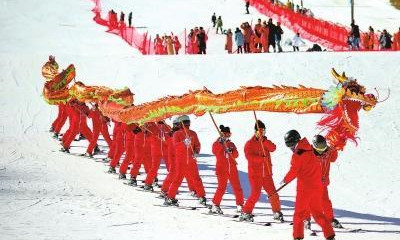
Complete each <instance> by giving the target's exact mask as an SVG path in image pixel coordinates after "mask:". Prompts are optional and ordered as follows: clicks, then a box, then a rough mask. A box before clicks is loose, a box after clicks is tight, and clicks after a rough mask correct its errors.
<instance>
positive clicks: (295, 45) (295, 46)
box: [292, 33, 306, 52]
mask: <svg viewBox="0 0 400 240" xmlns="http://www.w3.org/2000/svg"><path fill="white" fill-rule="evenodd" d="M292 44H293V52H296V51H299V50H300V49H299V47H300V45H302V44H306V43H305V42H304V41H303V39H301V38H300V33H297V34H296V35H295V36H294V37H293V40H292Z"/></svg>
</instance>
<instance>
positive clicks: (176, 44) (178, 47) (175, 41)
mask: <svg viewBox="0 0 400 240" xmlns="http://www.w3.org/2000/svg"><path fill="white" fill-rule="evenodd" d="M173 44H174V50H175V54H176V55H178V53H179V49H181V47H182V45H181V43H180V42H179V39H178V36H174V40H173Z"/></svg>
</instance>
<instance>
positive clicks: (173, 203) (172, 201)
mask: <svg viewBox="0 0 400 240" xmlns="http://www.w3.org/2000/svg"><path fill="white" fill-rule="evenodd" d="M164 205H165V206H176V207H178V206H179V204H178V200H176V199H172V198H168V197H167V198H165V201H164Z"/></svg>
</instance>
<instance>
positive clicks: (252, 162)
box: [240, 120, 284, 222]
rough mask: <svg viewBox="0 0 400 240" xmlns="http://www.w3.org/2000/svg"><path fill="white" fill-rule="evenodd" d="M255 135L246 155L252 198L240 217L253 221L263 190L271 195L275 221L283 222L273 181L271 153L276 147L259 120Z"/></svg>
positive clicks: (249, 141) (248, 145) (245, 151)
mask: <svg viewBox="0 0 400 240" xmlns="http://www.w3.org/2000/svg"><path fill="white" fill-rule="evenodd" d="M254 130H255V134H254V135H253V137H252V138H251V139H250V140H248V141H247V142H246V145H245V146H244V153H245V155H246V158H247V160H248V161H249V163H248V173H249V182H250V186H251V192H250V197H249V199H247V201H246V203H245V205H244V206H243V211H242V214H241V216H240V220H241V221H253V216H252V212H253V209H254V206H255V204H256V202H257V201H258V199H259V197H260V194H261V189H262V188H264V190H265V191H266V192H267V193H268V195H270V196H271V197H270V198H269V202H270V204H271V207H272V212H273V213H274V216H273V218H274V219H275V220H278V221H281V222H283V221H284V220H283V214H282V212H281V203H280V200H279V195H278V194H275V193H276V189H275V185H274V180H273V179H272V164H271V155H270V153H271V152H274V151H275V149H276V145H275V144H274V143H273V142H271V141H270V140H268V139H267V137H266V136H265V124H264V123H263V122H262V121H260V120H258V121H257V122H256V124H255V126H254Z"/></svg>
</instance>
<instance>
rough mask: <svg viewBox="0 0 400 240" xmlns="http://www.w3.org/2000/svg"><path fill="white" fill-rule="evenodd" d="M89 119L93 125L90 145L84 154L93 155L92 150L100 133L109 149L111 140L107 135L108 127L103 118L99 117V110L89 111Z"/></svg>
mask: <svg viewBox="0 0 400 240" xmlns="http://www.w3.org/2000/svg"><path fill="white" fill-rule="evenodd" d="M88 117H89V118H91V119H92V123H93V135H92V139H91V141H90V144H89V146H88V148H87V150H86V152H88V153H90V154H93V150H94V148H95V147H96V145H97V140H98V139H99V136H100V133H101V134H102V135H103V137H104V140H105V141H106V142H107V145H108V147H109V148H111V143H112V142H111V138H110V135H109V133H108V126H107V122H106V120H105V118H104V117H103V116H102V115H101V113H100V111H99V110H90V112H89V116H88Z"/></svg>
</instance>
